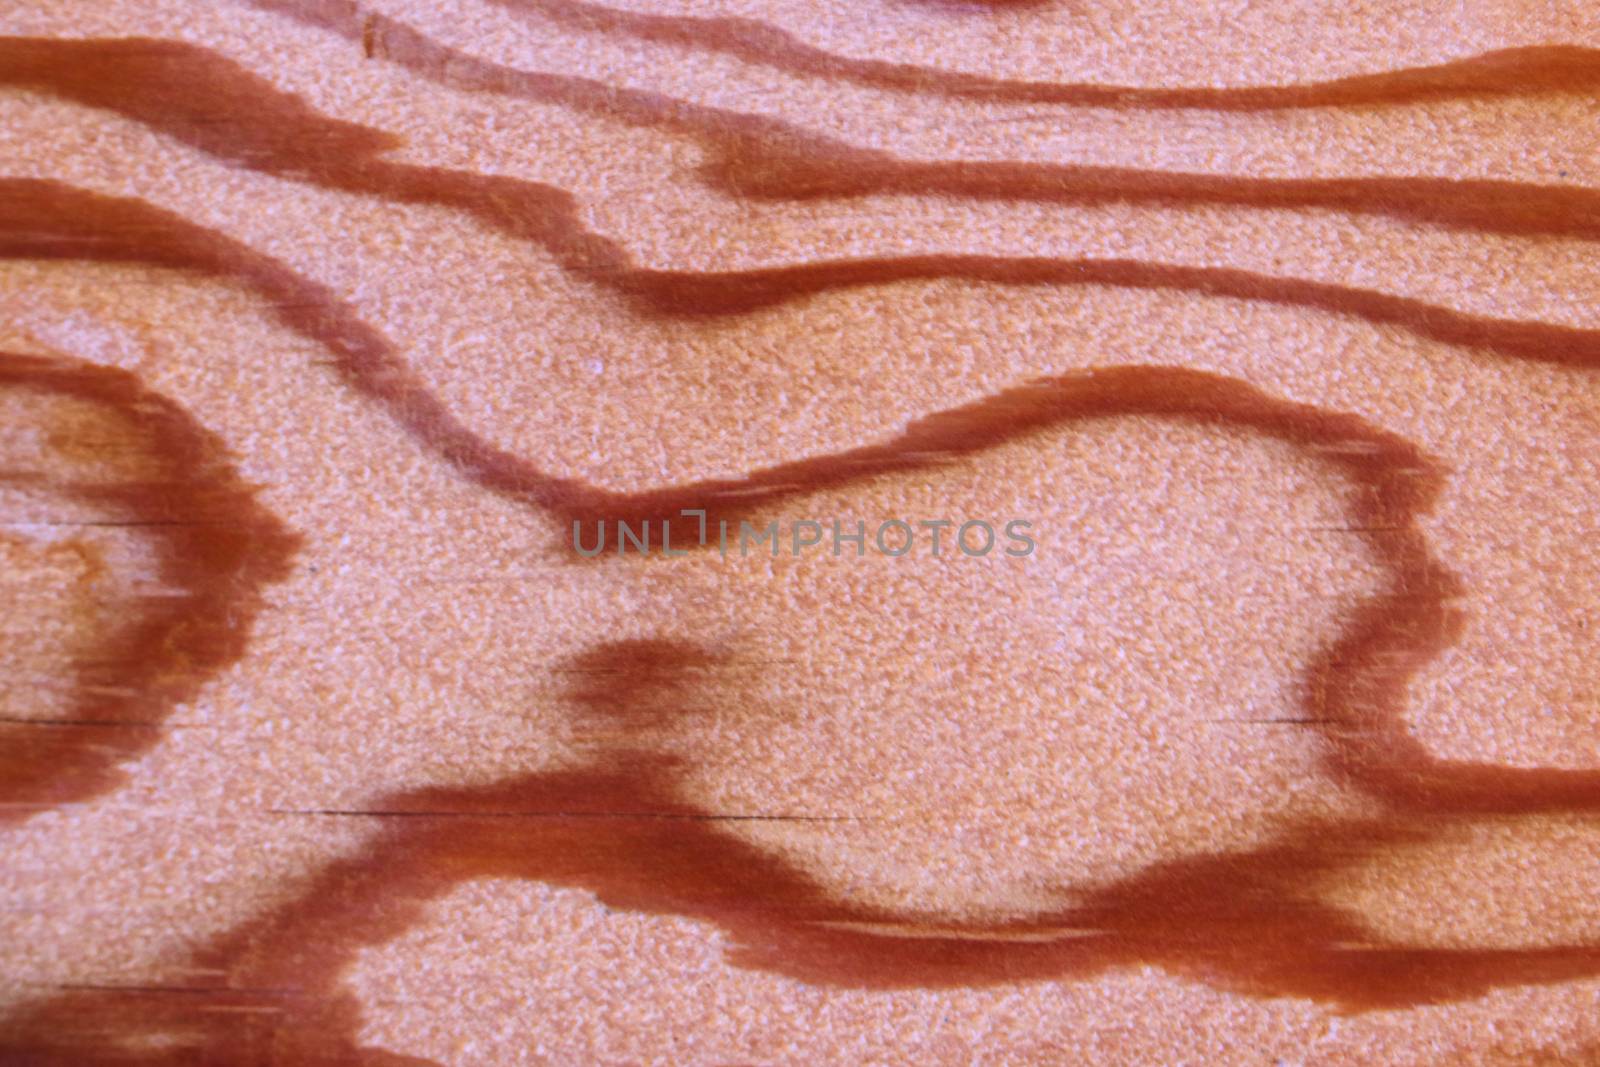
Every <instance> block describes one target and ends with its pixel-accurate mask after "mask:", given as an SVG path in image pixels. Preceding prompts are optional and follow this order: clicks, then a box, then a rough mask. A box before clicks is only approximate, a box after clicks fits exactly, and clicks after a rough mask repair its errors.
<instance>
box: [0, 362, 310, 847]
mask: <svg viewBox="0 0 1600 1067" xmlns="http://www.w3.org/2000/svg"><path fill="white" fill-rule="evenodd" d="M0 392H15V393H20V394H21V395H23V396H27V397H31V398H34V399H35V401H36V402H38V403H39V406H40V410H42V411H45V412H46V413H47V412H48V405H49V403H50V401H52V400H55V399H58V398H61V399H67V400H70V401H75V402H79V403H82V404H87V405H89V406H90V407H91V408H93V409H95V410H98V411H99V412H100V413H101V414H102V417H105V418H108V419H110V420H113V421H114V422H115V423H116V424H118V425H119V426H122V427H125V428H127V429H128V430H129V431H130V432H131V433H132V434H133V435H134V439H135V442H136V443H135V445H134V448H136V449H137V450H138V452H139V453H141V454H140V455H139V456H138V458H139V459H140V460H141V461H142V464H143V466H145V467H146V468H148V470H147V471H146V472H145V473H142V474H141V475H140V476H138V477H126V478H106V477H104V476H94V475H92V474H83V475H82V476H80V477H76V478H75V477H72V476H71V475H72V468H73V465H74V464H75V462H76V460H74V459H72V458H70V457H69V458H63V459H61V462H62V464H63V466H64V467H65V468H66V472H65V474H66V476H63V472H61V471H40V470H32V471H21V470H15V469H7V470H3V471H0V485H5V484H11V485H20V486H22V487H24V488H31V489H35V490H37V491H42V492H44V493H46V494H48V495H50V496H53V497H56V498H58V499H61V500H65V501H69V502H72V503H75V504H79V505H83V506H86V507H87V508H89V509H90V510H91V511H92V512H93V513H94V514H96V515H100V516H103V518H101V519H98V520H96V522H95V523H94V524H91V525H96V524H98V525H104V526H106V527H117V528H122V529H127V530H130V531H136V532H137V533H138V534H139V535H140V537H141V538H142V539H143V540H145V541H146V542H147V543H148V544H149V545H150V546H151V549H152V551H153V557H154V559H153V574H152V576H151V577H152V578H153V579H154V580H155V581H158V582H159V583H160V585H161V586H162V590H161V592H159V593H154V594H148V595H141V596H139V597H138V598H136V599H135V600H133V601H132V602H131V603H129V604H128V605H127V611H126V616H127V618H126V619H124V620H121V621H120V625H118V626H116V627H115V628H113V629H112V630H111V632H109V633H107V634H104V635H103V636H100V637H99V639H98V640H95V641H93V642H92V643H91V647H89V648H86V649H85V650H84V651H82V652H81V653H79V655H78V656H77V657H76V660H77V665H76V668H75V670H74V673H73V676H72V678H71V679H70V691H69V693H70V695H69V697H68V702H67V707H66V710H65V712H64V714H63V715H62V716H59V717H54V718H52V719H50V720H49V721H37V722H28V721H25V720H23V721H8V722H3V723H0V824H4V823H6V822H10V821H15V820H18V819H23V818H26V817H28V816H29V815H32V814H33V813H35V812H38V811H41V810H46V809H48V808H51V807H54V806H58V805H61V804H65V803H70V802H75V801H82V800H87V799H89V798H91V797H95V796H99V795H101V794H103V793H105V792H107V791H108V790H110V789H112V788H114V787H115V786H116V785H118V784H120V782H121V781H122V775H121V773H120V772H119V770H118V767H119V765H120V764H122V763H125V762H127V761H128V760H130V759H133V758H135V757H137V756H140V755H142V754H143V753H145V752H146V751H148V750H149V749H150V748H151V747H152V746H153V745H154V744H155V743H156V742H157V741H158V740H159V739H160V738H161V735H162V729H161V724H162V722H163V721H164V720H165V719H166V718H167V717H168V716H169V715H170V714H171V712H172V710H173V708H174V707H175V706H176V705H178V704H181V703H183V702H185V701H187V700H191V699H193V698H194V696H195V695H196V694H197V693H198V692H199V691H200V688H201V686H203V685H204V684H205V682H206V681H207V680H208V679H210V678H211V677H212V676H214V675H215V674H216V673H217V672H218V671H219V670H221V669H222V668H224V667H226V666H227V665H229V664H231V663H233V662H235V661H237V660H238V659H239V658H240V657H241V656H242V655H243V654H244V652H245V649H246V647H247V645H248V643H249V638H250V632H251V629H252V627H253V625H254V622H255V618H256V616H257V615H258V614H259V613H260V611H261V610H262V608H263V606H264V604H263V598H262V591H263V589H264V587H265V586H267V585H269V584H271V583H273V582H277V581H280V580H282V579H283V578H285V577H287V576H288V574H289V570H290V563H291V560H292V559H293V557H294V554H295V551H296V549H297V548H298V547H299V545H300V538H299V537H298V536H297V535H296V534H293V533H291V532H290V531H289V530H288V529H286V528H285V527H284V526H283V524H282V523H281V522H280V521H279V520H278V519H277V517H276V516H275V515H273V514H272V513H271V512H270V511H268V510H266V509H265V508H264V507H263V506H262V505H261V504H260V503H258V502H257V501H256V499H255V495H254V491H253V490H252V489H251V487H249V486H247V485H245V484H244V483H243V482H242V481H241V480H240V478H239V476H238V473H237V471H236V470H235V469H234V467H233V464H232V462H231V460H230V458H229V453H228V449H227V447H226V446H225V445H224V443H223V442H222V440H221V439H220V438H218V437H217V436H216V435H215V434H213V433H212V432H211V431H210V430H207V429H206V428H205V427H204V426H202V425H201V424H200V423H199V422H198V421H197V420H196V419H195V418H194V417H193V416H191V415H190V414H189V413H188V412H187V411H185V410H184V409H183V408H181V407H179V406H178V405H177V404H176V403H174V402H173V401H171V400H169V399H167V398H166V397H164V396H161V395H160V394H158V393H155V392H152V391H151V390H149V389H147V388H146V387H145V386H144V385H142V384H141V383H140V381H139V379H138V378H137V377H136V376H134V375H133V374H130V373H128V372H127V371H124V370H119V369H116V368H113V367H98V366H94V365H93V364H89V363H76V362H71V361H67V360H62V359H53V358H44V357H39V356H26V355H18V354H14V353H5V352H0ZM131 458H132V457H128V456H123V457H121V459H122V460H123V461H127V460H129V459H131ZM8 467H9V465H8Z"/></svg>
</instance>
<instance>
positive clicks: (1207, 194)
mask: <svg viewBox="0 0 1600 1067" xmlns="http://www.w3.org/2000/svg"><path fill="white" fill-rule="evenodd" d="M245 2H248V3H251V4H254V5H255V6H257V7H262V8H264V9H266V10H271V11H275V12H279V13H282V14H287V15H290V16H291V17H293V18H295V19H297V20H299V21H302V22H304V23H305V24H307V25H312V26H316V27H318V28H321V29H324V30H329V31H332V32H334V33H337V34H339V35H341V36H343V37H345V38H347V39H349V40H351V41H353V42H365V44H366V47H368V48H369V49H370V50H371V51H372V53H373V54H374V55H375V56H381V57H382V58H384V59H387V60H389V61H391V62H394V63H398V64H399V65H401V66H403V67H405V68H406V69H407V70H409V71H411V72H412V73H415V74H417V75H419V76H421V77H424V78H428V79H429V80H432V81H435V82H437V83H439V84H441V85H445V86H448V87H450V88H455V89H461V90H466V91H472V92H491V93H497V94H501V95H507V96H513V97H519V98H522V99H527V100H536V101H540V102H543V103H550V104H557V105H560V106H564V107H569V108H572V109H574V110H576V111H581V112H585V113H588V114H595V115H600V116H602V117H606V118H610V119H613V120H616V121H619V122H625V123H630V124H634V125H638V126H642V127H648V128H655V129H662V130H667V131H670V132H674V133H679V134H682V135H685V136H688V137H691V138H693V139H694V140H695V141H696V142H697V143H698V144H699V145H700V146H701V147H702V148H703V149H704V150H705V151H706V153H707V162H706V163H705V164H704V165H703V166H702V168H701V176H702V178H703V179H704V180H705V181H706V182H707V183H708V184H709V185H710V186H712V187H713V188H715V189H718V190H720V191H722V192H724V193H728V194H730V195H735V196H743V197H749V198H754V199H763V200H799V201H803V200H819V199H849V198H859V197H864V196H884V195H905V196H942V197H950V198H959V199H969V200H982V201H1016V202H1039V203H1051V204H1062V205H1067V204H1071V205H1079V206H1083V205H1098V204H1119V203H1120V204H1148V205H1160V206H1195V205H1220V206H1228V207H1242V208H1254V209H1267V210H1273V209H1276V210H1311V209H1314V210H1328V211H1338V212H1344V213H1347V214H1351V215H1362V216H1371V217H1376V218H1389V219H1395V220H1399V221H1402V222H1410V223H1423V224H1427V225H1434V226H1440V227H1445V228H1451V229H1460V230H1468V231H1473V232H1479V233H1492V234H1504V235H1511V236H1521V237H1571V238H1577V239H1581V240H1595V239H1596V238H1597V237H1600V192H1596V191H1595V190H1592V189H1589V188H1586V187H1583V186H1577V185H1549V184H1537V183H1532V182H1512V181H1493V180H1481V179H1449V178H1430V177H1377V178H1318V179H1296V178H1248V177H1238V176H1232V175H1214V174H1200V173H1183V172H1178V171H1152V170H1141V169H1136V168H1128V167H1106V166H1086V165H1062V164H1048V163H1018V162H1004V161H996V162H988V161H979V162H972V161H959V162H923V161H917V160H906V159H901V158H898V157H896V156H894V155H892V154H890V153H887V152H883V151H880V150H877V149H869V148H862V147H859V146H856V145H851V144H848V143H846V142H843V141H839V140H837V139H834V138H831V137H827V136H825V135H822V134H818V133H815V132H813V131H810V130H806V129H803V128H801V127H799V126H796V125H794V124H792V123H788V122H784V121H782V120H779V119H774V118H771V117H768V116H764V115H751V114H746V113H742V112H736V111H729V110H726V109H722V108H714V107H709V106H706V105H700V104H690V103H686V102H684V101H680V100H675V99H672V98H670V97H665V96H662V95H660V94H657V93H649V92H643V91H640V90H636V89H627V88H623V87H620V86H614V85H608V84H607V83H605V82H601V81H596V80H594V79H590V78H581V77H575V76H569V75H558V74H548V73H534V72H528V71H521V70H517V69H516V68H512V67H507V66H503V65H501V64H497V63H492V62H489V61H487V60H483V59H479V58H477V57H475V56H472V55H470V54H468V53H465V52H462V51H460V50H458V49H453V48H450V47H449V46H447V45H444V44H441V43H439V42H437V41H435V40H433V39H432V38H430V37H428V36H426V35H424V34H422V33H420V32H418V31H417V30H415V29H413V28H411V27H409V26H407V25H405V24H404V23H401V22H398V21H396V20H394V19H390V18H387V17H385V16H382V15H371V14H363V13H362V11H361V9H360V8H358V7H357V6H355V5H354V4H345V3H338V2H335V0H245ZM73 44H76V42H73ZM84 51H85V54H83V55H81V56H80V57H79V60H78V61H79V62H80V63H85V64H95V63H97V62H102V63H111V64H114V63H116V62H117V60H116V59H111V58H110V57H104V56H102V57H96V56H94V55H93V53H92V52H91V51H89V50H88V49H85V50H84ZM0 55H4V53H3V52H0ZM118 58H121V57H118ZM106 74H107V75H108V76H110V77H112V78H116V72H115V69H114V67H113V68H112V69H110V70H107V71H106ZM85 80H88V79H85ZM65 81H66V79H64V78H62V77H61V76H60V75H59V74H57V75H53V76H51V78H50V79H49V80H48V81H46V80H36V81H34V82H33V83H31V84H32V85H33V87H36V88H41V89H45V90H47V91H55V92H60V93H63V94H76V93H83V94H85V95H74V96H73V97H72V98H74V99H78V100H79V102H82V103H91V102H92V98H91V95H90V94H92V95H93V96H99V97H104V96H107V95H109V94H105V93H103V92H98V93H97V92H95V91H94V89H93V87H92V86H86V87H84V88H82V89H79V88H75V87H72V86H69V85H67V84H64V82H65ZM51 82H54V83H55V84H53V85H52V84H50V83H51ZM130 88H132V89H137V86H136V85H133V86H130ZM1527 91H1529V92H1540V91H1543V90H1541V89H1539V88H1537V87H1536V86H1535V87H1534V88H1531V89H1528V90H1527ZM113 103H114V101H113ZM95 106H108V105H101V104H95ZM134 106H136V105H134Z"/></svg>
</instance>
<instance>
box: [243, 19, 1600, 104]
mask: <svg viewBox="0 0 1600 1067" xmlns="http://www.w3.org/2000/svg"><path fill="white" fill-rule="evenodd" d="M302 2H303V0H289V3H302ZM489 2H490V3H493V4H498V5H499V6H501V7H505V8H509V9H511V10H513V11H521V12H532V13H535V14H537V15H539V16H541V17H543V18H546V19H549V20H550V21H552V22H557V23H560V24H562V25H565V26H570V27H572V28H573V29H577V30H583V31H588V32H593V33H601V34H607V35H610V36H616V37H627V38H631V39H633V40H638V41H648V42H650V43H652V44H666V45H677V46H680V47H683V48H692V49H694V50H696V51H701V52H715V53H720V54H722V55H729V56H733V57H734V58H736V59H739V60H742V61H744V62H746V63H750V64H752V65H756V66H763V67H770V68H772V69H774V70H780V71H783V72H784V73H786V74H795V75H799V76H801V77H807V78H818V79H826V80H828V81H833V82H839V81H846V82H853V83H854V84H856V85H860V86H863V87H865V88H869V89H883V90H888V91H890V92H902V93H915V94H918V95H924V96H938V97H945V98H949V99H967V100H979V101H985V102H994V103H1012V104H1060V105H1065V106H1068V107H1096V108H1115V109H1126V110H1139V111H1152V110H1159V111H1174V110H1204V111H1274V110H1287V109H1291V108H1316V107H1341V108H1353V107H1392V106H1396V105H1402V104H1414V103H1420V102H1423V101H1429V100H1460V99H1480V98H1484V97H1497V96H1526V95H1530V94H1533V93H1540V92H1547V93H1579V92H1583V93H1588V92H1594V91H1595V90H1600V50H1596V49H1593V48H1577V47H1568V46H1560V45H1548V46H1534V47H1528V48H1507V49H1502V50H1500V51H1495V52H1486V53H1484V54H1482V55H1477V56H1472V57H1470V58H1467V59H1459V60H1454V61H1452V62H1448V63H1440V64H1436V65H1432V66H1424V67H1410V68H1406V69H1402V70H1386V71H1383V72H1381V73H1377V74H1358V75H1353V76H1351V77H1346V78H1337V79H1334V80H1331V81H1323V82H1307V83H1303V84H1298V85H1261V86H1242V87H1237V88H1228V89H1215V88H1183V87H1179V88H1163V87H1147V86H1131V85H1105V84H1095V83H1076V84H1068V83H1062V82H1049V81H1021V80H1016V79H1010V78H993V77H988V76H986V75H982V74H967V73H964V72H960V71H951V70H940V69H938V68H936V67H923V66H917V65H915V64H911V63H891V62H888V61H885V60H881V59H860V58H857V57H854V56H845V55H839V54H838V53H835V52H829V51H826V50H824V49H821V48H817V47H816V46H814V45H809V44H807V43H805V41H803V40H801V39H800V38H798V37H796V36H795V35H794V34H792V33H790V32H788V31H787V30H784V29H780V28H779V27H777V26H772V25H769V24H767V23H765V22H761V21H758V20H756V19H746V18H734V17H721V18H717V17H712V18H703V17H683V16H673V15H652V14H649V13H646V12H642V11H629V10H625V9H622V8H615V7H608V6H606V5H604V4H595V3H588V2H587V0H489ZM263 4H264V5H266V4H270V5H272V6H274V7H281V6H282V4H281V3H280V2H278V0H263Z"/></svg>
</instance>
